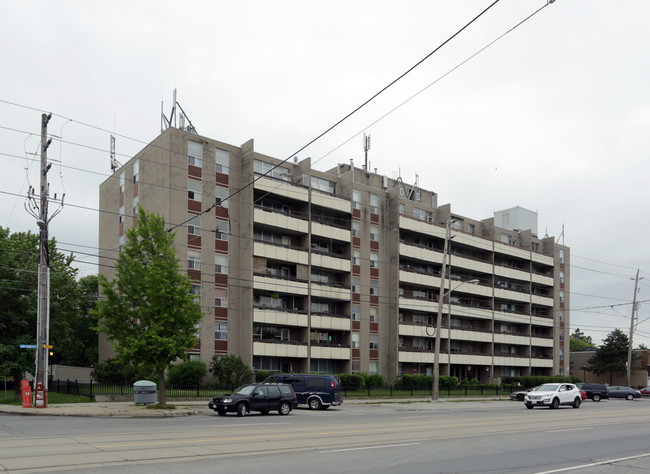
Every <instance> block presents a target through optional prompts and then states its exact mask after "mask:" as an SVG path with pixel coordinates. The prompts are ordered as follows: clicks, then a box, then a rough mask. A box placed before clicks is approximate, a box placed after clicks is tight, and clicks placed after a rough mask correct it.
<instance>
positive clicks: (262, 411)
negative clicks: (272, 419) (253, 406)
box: [260, 410, 269, 415]
mask: <svg viewBox="0 0 650 474" xmlns="http://www.w3.org/2000/svg"><path fill="white" fill-rule="evenodd" d="M260 413H261V414H262V415H268V414H269V410H260Z"/></svg>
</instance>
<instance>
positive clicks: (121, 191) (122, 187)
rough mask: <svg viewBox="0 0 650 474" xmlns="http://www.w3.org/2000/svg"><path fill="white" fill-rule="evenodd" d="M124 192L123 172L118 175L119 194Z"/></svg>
mask: <svg viewBox="0 0 650 474" xmlns="http://www.w3.org/2000/svg"><path fill="white" fill-rule="evenodd" d="M123 192H124V171H122V172H121V173H120V194H122V193H123Z"/></svg>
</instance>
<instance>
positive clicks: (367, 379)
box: [361, 374, 384, 388]
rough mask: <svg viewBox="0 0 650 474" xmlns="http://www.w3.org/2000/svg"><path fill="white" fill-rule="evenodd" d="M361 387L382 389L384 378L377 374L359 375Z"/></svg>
mask: <svg viewBox="0 0 650 474" xmlns="http://www.w3.org/2000/svg"><path fill="white" fill-rule="evenodd" d="M361 378H362V380H363V386H364V387H367V388H372V387H382V386H383V385H384V377H382V376H381V375H379V374H361Z"/></svg>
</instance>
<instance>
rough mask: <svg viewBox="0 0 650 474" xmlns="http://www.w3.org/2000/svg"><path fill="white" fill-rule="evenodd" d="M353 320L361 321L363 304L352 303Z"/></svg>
mask: <svg viewBox="0 0 650 474" xmlns="http://www.w3.org/2000/svg"><path fill="white" fill-rule="evenodd" d="M352 321H361V306H360V305H358V304H355V305H352Z"/></svg>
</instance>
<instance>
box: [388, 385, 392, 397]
mask: <svg viewBox="0 0 650 474" xmlns="http://www.w3.org/2000/svg"><path fill="white" fill-rule="evenodd" d="M389 387H390V398H393V386H392V385H389Z"/></svg>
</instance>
